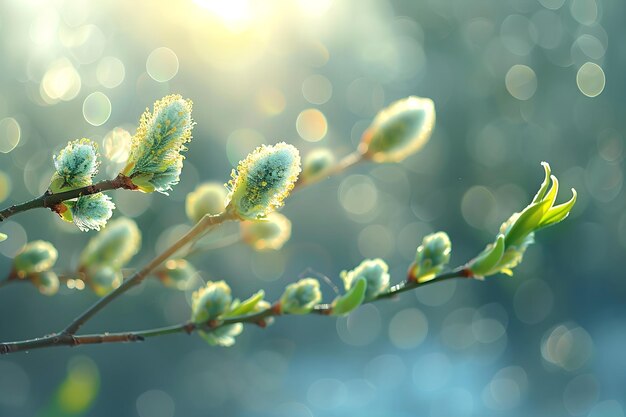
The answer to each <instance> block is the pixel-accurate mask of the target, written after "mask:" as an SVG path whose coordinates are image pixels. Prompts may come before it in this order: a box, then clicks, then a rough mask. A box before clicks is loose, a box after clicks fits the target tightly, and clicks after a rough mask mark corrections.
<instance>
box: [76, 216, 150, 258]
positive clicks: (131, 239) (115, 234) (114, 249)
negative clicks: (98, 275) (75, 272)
mask: <svg viewBox="0 0 626 417" xmlns="http://www.w3.org/2000/svg"><path fill="white" fill-rule="evenodd" d="M140 247H141V232H140V231H139V228H138V227H137V223H135V222H134V221H133V220H131V219H129V218H126V217H120V218H118V219H115V220H113V221H111V222H109V224H107V226H106V227H105V228H104V229H102V231H101V232H99V233H98V234H96V235H95V236H94V237H93V238H91V240H89V243H87V246H86V247H85V249H84V250H83V252H82V253H81V255H80V262H79V263H80V266H81V268H84V267H89V266H92V265H107V266H110V267H112V268H113V269H121V268H122V267H123V266H124V265H126V264H127V263H128V261H130V259H131V258H132V257H133V256H135V254H136V253H137V252H139V248H140Z"/></svg>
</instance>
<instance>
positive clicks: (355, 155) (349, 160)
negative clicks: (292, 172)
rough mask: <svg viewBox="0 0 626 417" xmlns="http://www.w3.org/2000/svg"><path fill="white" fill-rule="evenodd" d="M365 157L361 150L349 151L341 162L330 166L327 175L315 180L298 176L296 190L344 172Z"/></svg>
mask: <svg viewBox="0 0 626 417" xmlns="http://www.w3.org/2000/svg"><path fill="white" fill-rule="evenodd" d="M364 160H365V159H364V158H363V154H362V153H361V152H359V151H354V152H352V153H349V154H348V155H346V156H344V157H343V158H342V159H340V160H339V162H337V163H336V164H335V165H333V166H332V167H331V168H329V170H328V171H327V172H326V173H325V175H324V176H323V177H321V178H318V179H314V180H308V181H306V180H304V179H303V177H302V176H300V178H298V181H297V182H296V184H295V187H294V191H295V190H297V189H299V188H301V187H304V186H305V185H310V184H313V183H316V182H319V181H322V180H324V179H326V178H329V177H332V176H335V175H338V174H341V173H342V172H344V171H345V170H347V169H348V168H351V167H353V166H354V165H356V164H358V163H359V162H362V161H364Z"/></svg>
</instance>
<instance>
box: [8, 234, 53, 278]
mask: <svg viewBox="0 0 626 417" xmlns="http://www.w3.org/2000/svg"><path fill="white" fill-rule="evenodd" d="M58 256H59V253H58V252H57V250H56V248H55V247H54V246H53V245H52V243H50V242H45V241H43V240H35V241H33V242H29V243H27V244H26V245H24V247H22V249H20V251H19V252H18V253H17V255H15V258H13V269H14V271H15V273H16V274H17V276H18V277H19V278H25V277H26V276H27V275H29V274H32V273H38V272H43V271H47V270H49V269H50V268H52V267H53V266H54V264H55V263H56V261H57V258H58Z"/></svg>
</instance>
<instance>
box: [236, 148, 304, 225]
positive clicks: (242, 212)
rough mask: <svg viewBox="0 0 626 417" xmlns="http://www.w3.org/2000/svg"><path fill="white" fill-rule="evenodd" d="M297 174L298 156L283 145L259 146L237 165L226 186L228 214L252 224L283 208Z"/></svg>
mask: <svg viewBox="0 0 626 417" xmlns="http://www.w3.org/2000/svg"><path fill="white" fill-rule="evenodd" d="M299 173H300V154H299V153H298V150H297V149H296V148H295V147H293V146H292V145H287V144H286V143H284V142H281V143H278V144H276V145H270V146H267V145H262V146H260V147H258V148H256V150H255V151H254V152H252V153H251V154H249V155H248V156H247V157H246V159H244V160H243V161H241V162H239V165H238V166H237V170H233V172H232V174H231V177H232V180H231V181H230V182H229V183H228V186H229V189H230V192H229V194H228V196H227V204H226V207H227V210H232V211H233V212H234V213H235V214H236V215H237V216H238V217H239V218H241V219H246V220H255V219H259V218H262V217H265V216H267V215H268V214H269V213H271V212H272V211H274V210H276V209H277V208H279V207H281V206H282V205H283V200H284V199H285V198H286V197H287V196H288V195H289V192H290V191H291V190H292V189H293V187H294V185H295V182H296V180H297V179H298V174H299Z"/></svg>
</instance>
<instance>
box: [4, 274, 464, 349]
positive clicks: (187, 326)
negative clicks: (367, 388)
mask: <svg viewBox="0 0 626 417" xmlns="http://www.w3.org/2000/svg"><path fill="white" fill-rule="evenodd" d="M468 277H469V275H468V271H467V270H466V269H465V268H457V269H455V270H453V271H450V272H446V273H443V274H440V275H437V276H435V277H434V278H433V279H432V280H429V281H425V282H417V281H415V280H411V279H408V280H407V281H404V282H403V283H401V284H398V285H395V286H393V287H391V288H390V289H389V291H387V292H385V293H382V294H380V295H379V296H378V297H376V298H375V299H373V300H370V301H367V302H366V303H369V302H374V301H379V300H385V299H389V298H391V297H395V296H397V295H398V294H400V293H403V292H406V291H409V290H414V289H416V288H419V287H423V286H426V285H429V284H433V283H435V282H441V281H445V280H449V279H452V278H468ZM331 313H332V307H331V305H329V304H320V305H317V306H316V307H315V308H314V309H313V310H311V313H310V314H318V315H324V316H327V315H330V314H331ZM280 314H281V313H280V309H279V308H276V307H270V308H268V309H266V310H263V311H260V312H258V313H254V314H247V315H243V316H237V317H228V318H225V319H222V320H220V321H215V320H212V321H210V322H208V323H204V324H197V323H192V322H186V323H181V324H177V325H173V326H166V327H157V328H154V329H148V330H139V331H132V332H123V333H103V334H92V335H74V334H70V333H67V332H61V333H59V334H53V335H49V336H45V337H42V338H38V339H31V340H24V341H20V342H9V343H0V354H7V353H15V352H20V351H27V350H32V349H40V348H47V347H54V346H79V345H89V344H100V343H119V342H139V341H143V340H145V339H147V338H151V337H159V336H165V335H169V334H177V333H187V334H191V333H193V332H195V331H197V330H203V331H207V332H210V331H213V330H215V329H218V328H220V327H222V326H228V325H231V324H236V323H253V324H263V323H264V320H265V319H267V318H269V317H275V316H278V315H280Z"/></svg>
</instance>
